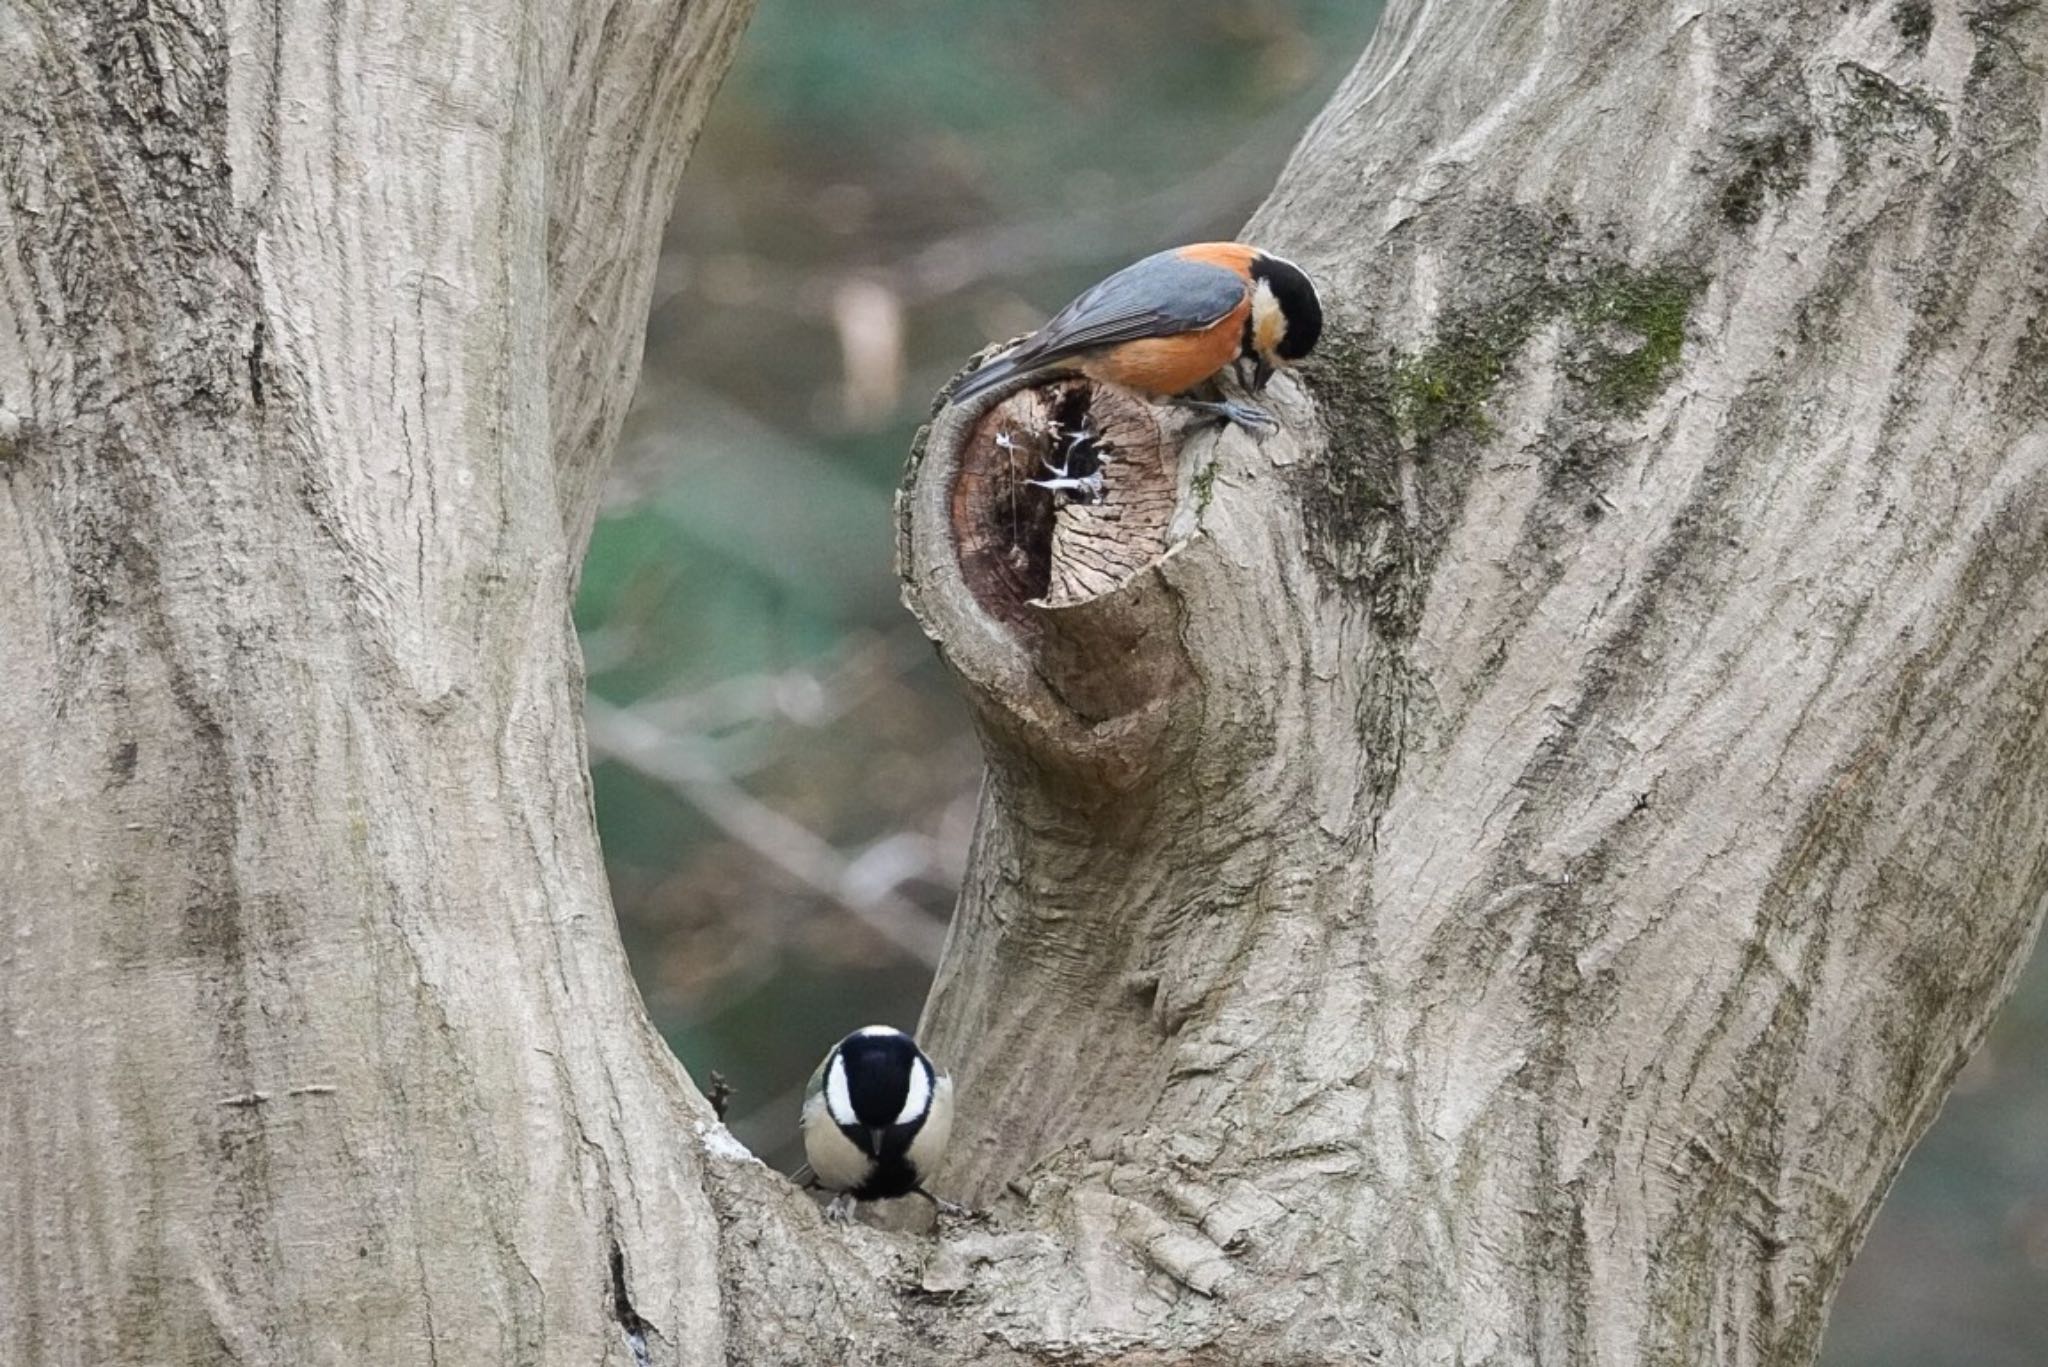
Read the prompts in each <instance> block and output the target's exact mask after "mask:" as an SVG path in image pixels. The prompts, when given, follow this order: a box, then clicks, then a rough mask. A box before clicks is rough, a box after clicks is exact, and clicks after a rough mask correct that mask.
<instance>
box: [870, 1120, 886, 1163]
mask: <svg viewBox="0 0 2048 1367" xmlns="http://www.w3.org/2000/svg"><path fill="white" fill-rule="evenodd" d="M886 1133H888V1131H886V1130H882V1129H876V1128H874V1127H872V1126H870V1127H869V1129H868V1152H869V1153H870V1154H872V1155H874V1156H875V1157H876V1158H880V1157H881V1156H882V1136H883V1135H884V1134H886Z"/></svg>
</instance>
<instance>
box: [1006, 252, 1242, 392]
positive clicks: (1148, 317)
mask: <svg viewBox="0 0 2048 1367" xmlns="http://www.w3.org/2000/svg"><path fill="white" fill-rule="evenodd" d="M1244 293H1245V282H1244V279H1243V277H1241V276H1239V275H1238V274H1237V272H1236V271H1233V270H1229V269H1227V268H1226V267H1223V266H1212V265H1210V264H1209V263H1207V262H1205V261H1190V260H1189V259H1188V258H1186V257H1184V256H1181V255H1178V254H1177V253H1174V252H1170V251H1169V252H1160V253H1158V254H1157V255H1156V256H1148V257H1146V258H1145V259H1144V260H1143V261H1138V262H1134V263H1132V264H1131V265H1128V266H1126V267H1124V268H1123V269H1122V270H1120V271H1118V272H1117V273H1116V274H1115V275H1112V276H1110V277H1109V278H1108V279H1107V280H1104V281H1102V282H1101V283H1100V284H1098V285H1094V286H1092V287H1091V288H1089V289H1088V291H1087V292H1086V293H1084V294H1082V296H1081V297H1080V298H1078V299H1076V300H1075V301H1074V302H1073V303H1071V304H1069V305H1067V306H1066V307H1065V308H1063V309H1061V310H1060V311H1059V312H1058V313H1057V314H1054V315H1053V317H1052V320H1051V321H1050V322H1048V323H1047V324H1046V325H1045V326H1044V327H1042V328H1040V329H1039V330H1038V331H1037V332H1035V333H1033V334H1032V335H1031V336H1030V338H1029V339H1028V340H1026V341H1025V342H1024V343H1023V345H1021V346H1020V347H1018V349H1017V350H1016V352H1014V353H1012V354H1013V356H1014V357H1015V359H1016V360H1017V361H1019V362H1020V363H1022V364H1024V365H1038V364H1042V363H1044V362H1047V361H1057V360H1064V359H1065V358H1066V357H1069V356H1074V355H1078V354H1079V353H1081V352H1084V351H1093V350H1094V349H1095V348H1097V347H1105V346H1114V345H1115V344H1116V343H1118V342H1130V341H1136V340H1137V339H1139V338H1141V337H1170V336H1173V335H1174V334H1175V333H1181V332H1197V331H1200V330H1201V329H1202V328H1205V327H1208V326H1209V325H1210V324H1212V323H1214V322H1215V321H1216V320H1217V319H1219V318H1221V317H1223V315H1224V314H1226V313H1229V312H1230V311H1231V310H1232V309H1234V308H1236V307H1237V306H1238V305H1239V304H1241V303H1243V302H1244Z"/></svg>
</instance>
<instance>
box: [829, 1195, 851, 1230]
mask: <svg viewBox="0 0 2048 1367" xmlns="http://www.w3.org/2000/svg"><path fill="white" fill-rule="evenodd" d="M825 1218H826V1219H828V1220H830V1221H832V1222H833V1223H835V1224H841V1225H843V1224H846V1223H847V1222H848V1221H850V1220H852V1219H853V1193H852V1192H850V1191H842V1192H840V1193H839V1194H838V1195H837V1196H835V1197H833V1198H832V1199H831V1200H830V1201H827V1202H826V1203H825Z"/></svg>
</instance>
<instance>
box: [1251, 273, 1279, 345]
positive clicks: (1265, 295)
mask: <svg viewBox="0 0 2048 1367" xmlns="http://www.w3.org/2000/svg"><path fill="white" fill-rule="evenodd" d="M1286 335H1287V315H1286V314H1285V313H1283V312H1282V311H1281V309H1280V301H1279V299H1277V298H1275V297H1274V294H1273V287H1272V286H1271V285H1269V284H1267V283H1266V282H1265V281H1263V280H1261V281H1260V282H1259V287H1258V288H1257V289H1255V290H1253V291H1252V346H1253V347H1254V348H1255V349H1257V350H1258V351H1259V352H1260V353H1261V354H1262V355H1271V354H1272V352H1273V349H1274V348H1275V347H1278V346H1279V345H1280V340H1281V338H1283V337H1285V336H1286Z"/></svg>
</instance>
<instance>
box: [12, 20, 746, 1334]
mask: <svg viewBox="0 0 2048 1367" xmlns="http://www.w3.org/2000/svg"><path fill="white" fill-rule="evenodd" d="M750 10H751V5H750V4H749V3H747V0H688V2H687V3H684V2H683V0H626V2H625V3H619V4H584V3H575V4H531V5H522V4H498V3H486V2H484V0H476V2H475V3H443V2H442V0H435V2H434V3H421V4H415V5H379V6H371V7H368V8H366V9H362V10H359V11H358V10H345V9H344V8H342V7H338V6H332V5H326V4H310V5H298V6H292V5H282V4H275V3H267V2H260V0H235V2H234V3H229V4H226V5H220V4H211V3H204V2H203V0H176V2H175V3H171V4H155V5H149V6H133V5H126V4H112V3H96V2H95V3H78V4H72V5H68V6H62V7H59V6H46V5H42V4H39V3H34V2H33V0H30V2H29V3H26V4H24V3H20V0H16V3H12V4H7V5H0V410H5V419H4V423H5V428H6V431H5V433H4V445H0V584H4V585H5V588H4V590H0V642H4V643H5V644H4V646H0V676H4V677H0V793H4V796H0V868H4V869H5V894H4V899H0V900H4V908H5V912H4V916H5V926H4V934H0V982H4V986H0V1038H4V1039H5V1040H6V1041H7V1045H6V1053H5V1056H4V1061H0V1211H4V1212H5V1214H4V1217H0V1218H4V1224H5V1235H4V1241H0V1361H5V1362H7V1363H9V1364H24V1365H26V1364H40V1363H80V1364H83V1363H116V1362H121V1363H126V1362H135V1363H144V1362H147V1363H168V1362H177V1363H197V1362H229V1361H232V1362H245V1363H266V1364H268V1363H315V1362H326V1363H350V1364H360V1363H394V1364H396V1363H426V1362H440V1363H443V1364H447V1363H454V1362H476V1363H514V1362H522V1363H523V1362H539V1361H550V1362H557V1361H560V1362H566V1361H576V1362H597V1361H611V1362H617V1363H632V1362H633V1361H634V1360H635V1355H634V1352H633V1347H632V1338H633V1336H634V1335H635V1334H638V1335H640V1336H641V1337H643V1338H648V1337H650V1336H651V1334H652V1332H653V1331H652V1330H651V1329H649V1328H647V1326H651V1325H659V1326H660V1327H661V1330H662V1332H664V1333H667V1334H670V1335H675V1334H680V1333H682V1332H684V1331H688V1332H690V1334H691V1335H692V1337H691V1340H690V1346H689V1351H688V1360H689V1361H693V1362H694V1361H705V1362H711V1361H722V1360H723V1359H722V1356H721V1354H720V1352H719V1343H720V1332H719V1319H718V1313H717V1310H718V1300H719V1297H718V1283H717V1267H716V1265H715V1263H713V1262H711V1261H708V1260H707V1259H705V1258H704V1257H702V1256H701V1250H702V1249H704V1248H705V1247H707V1246H709V1244H710V1241H711V1238H712V1234H711V1231H712V1229H713V1228H714V1225H713V1218H712V1213H711V1209H710V1206H709V1203H708V1201H707V1200H706V1198H705V1196H704V1194H703V1192H702V1190H701V1189H700V1187H699V1186H698V1184H697V1182H696V1180H695V1166H696V1164H697V1162H698V1161H699V1160H698V1158H697V1156H696V1151H695V1150H692V1149H688V1148H679V1146H678V1144H677V1142H676V1130H677V1126H678V1125H679V1124H684V1125H687V1124H691V1123H704V1122H706V1121H708V1119H709V1111H708V1109H707V1108H705V1107H704V1106H703V1105H702V1103H701V1101H699V1100H698V1099H697V1098H696V1096H695V1094H694V1093H693V1092H692V1091H691V1090H690V1088H689V1086H688V1082H687V1080H686V1079H685V1078H684V1077H683V1076H682V1074H681V1072H680V1070H679V1069H678V1068H677V1066H676V1064H675V1062H674V1060H673V1058H672V1057H671V1056H670V1055H669V1054H668V1051H667V1050H666V1048H665V1047H664V1046H663V1045H662V1043H661V1041H660V1040H659V1039H658V1038H657V1037H656V1036H655V1035H654V1034H653V1032H652V1031H651V1030H650V1029H649V1028H648V1026H647V1023H646V1021H645V1018H644V1016H643V1013H642V1012H641V1009H640V1007H639V1004H638V1002H637V1000H636V998H635V995H634V992H633V989H632V983H631V979H630V977H629V976H628V973H627V968H626V964H625V960H624V957H623V955H622V953H621V951H620V946H619V942H618V936H617V931H616V928H615V925H614V923H613V919H612V915H611V909H610V903H609V900H608V898H607V895H606V892H605V884H604V876H603V868H602V864H601V862H600V860H599V856H598V849H597V843H596V838H595V832H594V829H593V826H592V823H591V818H590V788H589V781H588V778H587V775H586V771H585V763H584V755H583V745H582V734H581V730H580V723H579V712H580V707H581V697H580V695H581V681H580V676H579V672H578V668H577V664H576V661H577V654H576V650H575V643H574V636H573V632H572V630H571V626H570V622H569V617H568V604H569V591H570V587H571V583H572V580H573V577H574V573H575V567H576V564H577V563H578V561H579V559H580V557H581V551H582V546H583V542H584V538H585V536H586V534H587V533H588V530H589V528H590V525H591V523H592V520H593V516H594V510H595V505H596V492H597V486H598V481H599V479H600V478H601V476H602V472H603V469H604V464H605V461H606V460H607V459H608V458H609V455H610V451H611V447H612V445H613V442H614V440H615V438H616V435H617V432H618V428H619V424H620V420H621V417H622V415H623V413H624V411H625V407H626V404H627V402H628V400H629V399H630V397H631V392H632V386H633V380H634V377H635V374H636V372H637V370H638V367H639V353H640V345H641V338H642V334H643V330H644V326H645V320H646V315H647V306H648V298H649V293H650V290H651V279H652V273H653V268H654V263H655V257H656V251H657V247H658V244H659V240H660V236H661V228H662V224H663V222H664V220H665V219H666V217H667V214H668V211H669V208H670V205H671V204H672V203H673V200H674V195H675V186H676V180H677V177H678V175H679V174H680V171H681V167H682V163H683V160H684V156H685V154H686V152H687V149H688V147H689V144H690V141H691V139H692V137H693V136H694V132H695V130H696V128H697V127H698V125H699V123H700V121H701V119H702V116H703V113H704V110H705V108H706V106H707V103H708V101H709V99H710V95H711V92H712V90H713V89H714V88H715V86H716V85H717V82H718V79H719V77H720V76H721V75H722V74H723V72H724V70H725V68H726V67H727V65H728V63H729V62H730V59H731V56H732V52H733V48H734V44H735V43H736V41H737V38H738V34H739V32H740V29H741V27H742V25H743V24H744V21H745V20H746V18H747V16H748V14H749V12H750ZM680 1351H681V1350H679V1349H677V1348H675V1347H674V1346H673V1345H671V1347H670V1348H669V1349H668V1350H667V1352H666V1356H665V1357H664V1358H663V1359H662V1360H665V1361H673V1360H676V1358H677V1355H678V1353H679V1352H680Z"/></svg>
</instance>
